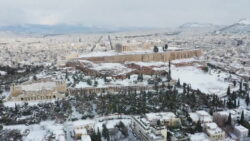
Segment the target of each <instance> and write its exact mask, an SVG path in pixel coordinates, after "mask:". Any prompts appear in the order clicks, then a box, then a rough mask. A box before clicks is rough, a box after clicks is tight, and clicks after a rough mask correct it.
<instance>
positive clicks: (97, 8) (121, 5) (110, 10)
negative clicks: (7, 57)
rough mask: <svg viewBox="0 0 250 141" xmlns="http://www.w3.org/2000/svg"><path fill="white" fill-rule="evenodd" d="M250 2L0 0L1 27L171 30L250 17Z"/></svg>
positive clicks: (196, 0)
mask: <svg viewBox="0 0 250 141" xmlns="http://www.w3.org/2000/svg"><path fill="white" fill-rule="evenodd" d="M249 5H250V1H249V0H10V1H6V0H0V25H6V24H7V25H10V24H25V23H28V24H83V25H113V26H144V27H147V26H148V27H172V26H178V25H180V24H182V23H186V22H203V23H214V24H230V23H232V22H235V21H237V20H239V19H241V18H250V14H249V13H250V9H249V8H248V6H249Z"/></svg>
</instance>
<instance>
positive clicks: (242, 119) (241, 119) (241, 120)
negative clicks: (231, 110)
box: [240, 111, 245, 123]
mask: <svg viewBox="0 0 250 141" xmlns="http://www.w3.org/2000/svg"><path fill="white" fill-rule="evenodd" d="M244 120H245V119H244V111H242V112H241V117H240V123H243V122H244Z"/></svg>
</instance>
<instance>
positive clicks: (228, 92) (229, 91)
mask: <svg viewBox="0 0 250 141" xmlns="http://www.w3.org/2000/svg"><path fill="white" fill-rule="evenodd" d="M230 94H231V90H230V86H228V88H227V95H230Z"/></svg>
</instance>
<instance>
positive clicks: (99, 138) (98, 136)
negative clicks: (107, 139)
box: [96, 128, 102, 141]
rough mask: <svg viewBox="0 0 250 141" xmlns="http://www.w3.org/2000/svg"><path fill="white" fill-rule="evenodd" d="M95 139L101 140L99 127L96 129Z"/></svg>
mask: <svg viewBox="0 0 250 141" xmlns="http://www.w3.org/2000/svg"><path fill="white" fill-rule="evenodd" d="M96 140H97V141H102V135H101V132H100V130H99V128H98V129H97V135H96Z"/></svg>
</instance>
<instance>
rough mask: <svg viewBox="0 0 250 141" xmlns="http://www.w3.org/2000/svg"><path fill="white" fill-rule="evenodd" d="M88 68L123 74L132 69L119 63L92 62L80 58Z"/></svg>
mask: <svg viewBox="0 0 250 141" xmlns="http://www.w3.org/2000/svg"><path fill="white" fill-rule="evenodd" d="M80 62H82V63H84V66H85V67H87V68H88V69H92V70H96V71H98V72H100V73H112V74H114V75H119V74H125V73H129V72H131V71H132V70H133V69H130V68H127V67H126V66H125V65H123V64H121V63H98V64H97V63H93V62H90V61H87V60H80Z"/></svg>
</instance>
